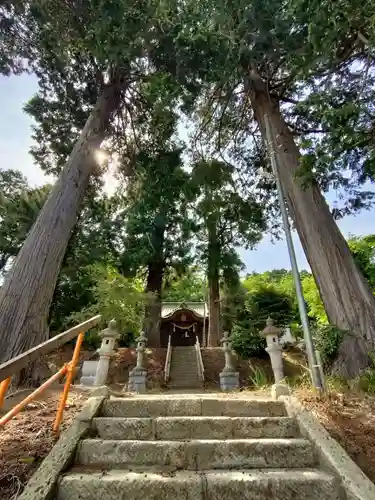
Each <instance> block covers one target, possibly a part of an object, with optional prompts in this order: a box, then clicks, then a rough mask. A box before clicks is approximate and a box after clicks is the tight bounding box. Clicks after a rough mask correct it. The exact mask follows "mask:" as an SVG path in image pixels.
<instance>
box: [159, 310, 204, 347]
mask: <svg viewBox="0 0 375 500" xmlns="http://www.w3.org/2000/svg"><path fill="white" fill-rule="evenodd" d="M198 304H199V306H201V304H200V303H192V304H190V303H188V304H178V305H176V304H174V303H173V304H172V303H169V304H163V308H162V319H161V326H160V345H161V347H167V346H168V339H169V336H171V342H172V346H174V347H175V346H193V345H194V344H195V342H196V339H197V337H198V339H199V342H200V344H201V345H203V341H204V337H205V334H206V331H207V326H208V323H207V313H206V312H205V309H206V307H203V310H202V311H201V310H200V309H202V307H198ZM173 306H174V307H173ZM194 306H195V307H194ZM204 306H205V304H204ZM202 313H203V314H202Z"/></svg>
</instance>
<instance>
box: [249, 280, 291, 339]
mask: <svg viewBox="0 0 375 500" xmlns="http://www.w3.org/2000/svg"><path fill="white" fill-rule="evenodd" d="M270 274H271V273H269V272H266V273H263V274H257V273H254V274H252V275H248V276H247V277H246V279H245V281H244V283H243V284H244V287H245V288H246V290H247V291H248V294H247V296H246V301H245V308H246V311H247V312H248V314H249V316H250V318H251V320H252V323H253V325H254V327H255V328H257V329H258V331H260V330H263V328H264V327H265V326H266V319H267V318H268V316H270V317H271V318H272V319H273V320H274V321H275V325H277V326H279V327H283V326H289V325H290V323H291V322H292V321H293V320H294V319H295V318H296V315H297V310H296V304H295V301H294V300H293V288H290V287H291V286H293V284H292V281H291V280H288V282H287V281H286V277H288V273H287V272H286V271H285V274H284V272H281V274H278V273H276V271H274V275H273V277H271V276H270ZM286 283H287V286H286Z"/></svg>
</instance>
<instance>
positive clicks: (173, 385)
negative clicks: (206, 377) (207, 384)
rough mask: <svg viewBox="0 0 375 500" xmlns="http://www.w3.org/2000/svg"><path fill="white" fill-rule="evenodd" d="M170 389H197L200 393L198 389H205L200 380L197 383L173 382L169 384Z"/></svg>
mask: <svg viewBox="0 0 375 500" xmlns="http://www.w3.org/2000/svg"><path fill="white" fill-rule="evenodd" d="M168 387H169V389H197V391H198V389H202V388H203V384H202V382H200V381H199V380H198V381H196V382H189V381H186V382H184V381H182V382H178V381H175V382H173V381H172V382H169V383H168ZM198 392H199V391H198Z"/></svg>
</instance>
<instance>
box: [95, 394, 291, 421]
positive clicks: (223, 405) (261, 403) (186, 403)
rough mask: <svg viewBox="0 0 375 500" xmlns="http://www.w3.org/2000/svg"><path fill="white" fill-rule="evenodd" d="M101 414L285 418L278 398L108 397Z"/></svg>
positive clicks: (105, 415)
mask: <svg viewBox="0 0 375 500" xmlns="http://www.w3.org/2000/svg"><path fill="white" fill-rule="evenodd" d="M100 416H103V417H166V416H176V417H178V416H225V417H285V416H287V414H286V410H285V405H284V403H283V402H281V401H272V400H262V399H253V400H249V399H234V398H233V399H224V398H219V397H218V398H204V397H203V398H197V397H191V398H190V397H189V398H187V397H186V398H181V399H177V398H160V399H155V398H154V399H152V398H147V397H137V398H111V399H107V400H106V401H105V402H104V404H103V407H102V410H101V415H100Z"/></svg>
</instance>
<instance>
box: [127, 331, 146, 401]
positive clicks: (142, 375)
mask: <svg viewBox="0 0 375 500" xmlns="http://www.w3.org/2000/svg"><path fill="white" fill-rule="evenodd" d="M136 340H137V365H136V366H135V368H134V370H132V371H131V372H130V373H129V382H128V391H129V392H138V393H143V392H146V377H147V370H146V369H145V367H144V353H145V350H146V342H147V337H146V336H145V334H144V333H143V332H141V334H140V335H139V337H138V338H137V339H136Z"/></svg>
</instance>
